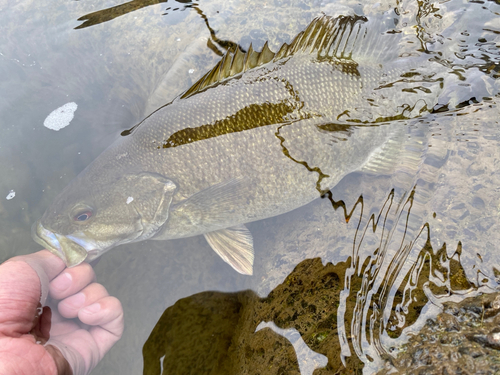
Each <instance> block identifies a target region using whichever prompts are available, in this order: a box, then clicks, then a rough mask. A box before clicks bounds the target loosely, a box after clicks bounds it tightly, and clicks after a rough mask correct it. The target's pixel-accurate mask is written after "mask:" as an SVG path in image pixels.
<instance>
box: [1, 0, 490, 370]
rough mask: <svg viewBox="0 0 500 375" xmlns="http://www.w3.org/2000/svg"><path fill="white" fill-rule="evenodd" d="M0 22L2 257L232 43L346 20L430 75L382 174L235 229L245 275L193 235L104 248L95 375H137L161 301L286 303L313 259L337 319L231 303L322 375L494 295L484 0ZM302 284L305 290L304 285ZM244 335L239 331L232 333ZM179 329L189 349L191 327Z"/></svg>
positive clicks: (148, 7) (231, 7) (183, 10)
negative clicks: (116, 335)
mask: <svg viewBox="0 0 500 375" xmlns="http://www.w3.org/2000/svg"><path fill="white" fill-rule="evenodd" d="M0 9H1V10H0V34H1V35H2V36H3V37H2V39H1V40H0V77H1V80H0V113H1V116H0V119H1V120H0V132H1V134H2V135H1V137H0V176H2V177H1V178H0V260H2V261H3V260H5V259H7V258H9V257H11V256H14V255H19V254H27V253H30V252H33V251H36V250H39V246H38V245H36V244H35V243H34V242H33V241H32V240H31V236H30V228H31V225H32V223H33V222H34V221H35V220H36V219H38V218H39V217H40V216H41V214H42V213H43V211H44V210H45V208H46V207H47V206H48V204H49V203H50V202H51V201H52V199H53V198H54V197H55V195H56V194H57V193H58V192H59V191H60V190H61V189H62V188H63V187H64V186H65V185H66V184H67V183H68V182H69V181H70V180H71V179H72V178H73V177H74V176H75V175H76V174H78V172H79V171H81V170H82V169H83V168H84V167H85V166H86V165H87V164H88V163H89V162H90V161H91V160H93V159H94V158H95V157H96V156H97V155H99V153H100V152H102V151H103V150H104V149H105V148H106V147H107V146H108V145H109V144H111V143H112V142H113V141H114V140H115V139H117V138H118V137H119V134H120V132H121V131H123V130H124V129H128V128H130V127H131V126H133V125H134V124H136V123H137V122H138V121H139V120H140V119H141V118H142V117H143V116H144V115H147V114H148V113H150V112H151V111H152V110H154V109H155V108H157V107H158V106H159V105H162V104H165V103H167V102H168V101H170V100H172V99H173V98H175V97H176V96H177V95H178V94H180V93H181V92H182V91H183V90H186V89H187V88H189V87H190V86H191V84H193V83H194V82H195V81H196V80H197V79H198V78H199V77H200V76H202V75H203V74H204V73H205V72H206V71H207V70H208V69H210V67H211V66H213V65H214V64H215V62H216V61H218V59H219V58H220V55H221V54H222V53H223V52H224V50H225V48H228V46H230V45H231V43H239V44H240V45H241V46H242V47H243V48H248V46H249V44H250V43H252V44H253V46H254V48H255V49H257V50H260V48H261V47H262V46H263V44H264V43H265V41H269V42H270V47H271V49H273V50H276V49H277V47H279V45H280V44H281V43H283V42H289V41H290V40H291V39H292V38H293V36H294V35H295V34H296V33H297V32H299V31H300V30H302V29H303V28H305V26H307V24H308V23H309V22H310V21H311V20H312V19H313V18H314V17H315V16H316V15H317V14H318V13H319V12H320V11H321V10H324V11H327V12H329V13H332V12H338V13H342V12H348V11H352V10H354V11H355V12H357V13H358V14H364V15H366V16H367V17H369V18H370V17H372V18H375V19H379V20H380V25H381V29H384V30H387V29H392V30H393V32H394V33H398V34H400V35H401V38H402V39H401V43H400V45H399V46H398V47H399V48H400V51H401V53H407V54H413V53H426V54H427V55H428V58H429V59H432V61H434V62H437V63H438V64H439V65H440V66H442V67H443V68H444V70H443V71H445V72H446V74H445V77H446V78H447V81H446V85H445V87H444V93H443V94H442V95H441V96H440V99H439V105H438V106H437V107H436V111H435V113H433V114H430V115H425V116H424V117H423V118H417V119H414V120H411V121H408V122H407V123H406V124H405V126H406V128H407V139H408V142H406V143H405V151H406V152H405V153H404V158H402V159H401V160H400V161H399V164H398V165H397V167H396V168H395V169H394V171H393V172H392V173H391V174H390V175H389V176H388V175H381V174H377V173H371V174H370V173H358V172H356V173H353V174H351V175H349V176H347V177H346V178H344V179H343V180H342V181H341V182H340V183H339V184H338V185H337V186H336V187H335V188H334V189H332V192H331V195H327V196H326V197H325V198H323V199H318V200H316V201H314V202H312V203H311V204H309V205H307V206H304V207H302V208H300V209H297V210H295V211H293V212H291V213H289V214H285V215H281V216H278V217H275V218H269V219H266V220H263V221H259V222H255V223H251V224H249V225H248V228H249V229H250V231H251V232H252V233H253V235H254V242H255V243H254V244H255V250H256V259H255V267H254V270H255V272H254V276H252V277H248V276H242V275H239V274H237V273H236V272H234V271H233V270H232V269H231V268H230V267H229V266H227V265H226V264H225V263H223V262H222V261H221V260H220V259H219V257H218V256H217V255H216V254H215V253H214V252H213V251H212V250H211V249H210V248H209V246H208V245H207V244H206V242H205V240H204V239H203V238H201V237H194V238H188V239H183V240H174V241H168V242H157V241H147V242H142V243H139V244H131V245H124V246H121V247H120V248H117V249H114V250H112V251H110V252H109V253H107V254H106V255H105V256H104V257H103V258H102V259H101V260H100V262H99V263H98V264H97V265H96V267H95V270H96V273H97V278H98V281H99V282H100V283H102V284H103V285H104V286H105V287H106V288H107V289H108V291H109V293H110V294H111V295H114V296H116V297H118V298H119V299H120V301H121V302H122V304H123V306H124V310H125V324H126V329H125V333H124V336H123V338H122V340H121V341H120V342H119V343H118V344H117V345H116V346H115V347H114V348H112V350H111V351H110V352H109V353H108V355H107V356H106V357H105V359H104V360H103V361H102V362H101V363H100V364H99V365H98V367H97V368H96V369H95V371H94V373H95V374H113V373H130V374H135V373H140V372H141V371H142V367H143V359H142V347H143V345H144V343H145V342H146V340H147V339H148V337H149V334H150V333H151V331H152V330H153V328H154V327H155V324H156V322H157V321H158V319H160V316H161V315H162V313H163V312H164V311H165V310H166V309H167V308H169V307H172V306H173V305H174V304H175V303H176V301H178V300H181V299H183V298H186V297H189V296H191V295H194V294H196V293H202V292H205V291H210V290H217V291H221V292H237V291H241V290H245V289H251V290H253V291H255V293H257V295H258V296H260V297H266V296H268V295H269V293H271V292H272V291H273V290H275V294H279V293H281V294H282V295H286V293H291V292H290V290H288V291H287V289H286V288H287V285H292V284H293V283H292V282H291V281H290V280H292V281H293V280H294V278H299V279H300V277H302V276H301V275H303V274H301V273H298V274H297V275H298V276H297V275H295V274H293V273H292V272H293V270H294V268H295V267H296V266H297V265H298V264H301V262H303V261H304V260H306V259H312V258H317V257H319V258H320V259H321V263H322V265H323V266H324V267H325V269H324V270H326V271H324V270H323V269H322V268H321V267H320V265H319V264H316V268H315V269H317V270H320V271H317V272H318V275H320V272H323V271H324V272H325V273H326V274H328V272H329V271H328V269H329V268H328V267H334V269H335V270H334V271H332V272H333V273H335V274H336V275H338V281H337V282H336V284H335V285H333V284H332V285H331V286H330V287H329V288H330V289H329V290H330V292H332V291H334V292H335V293H334V294H333V292H332V297H331V298H335V301H336V302H335V303H333V302H331V303H330V304H325V306H333V307H335V310H336V311H334V312H332V311H330V310H328V308H326V307H325V310H321V311H324V312H321V311H319V307H315V308H316V309H317V312H316V313H315V314H311V312H310V311H309V310H307V309H306V308H304V307H301V306H303V305H304V304H306V305H308V306H312V305H314V306H320V302H315V303H312V302H311V301H310V300H309V299H308V297H307V295H306V294H304V293H305V292H304V290H301V289H300V288H299V289H298V290H299V291H300V292H297V290H294V294H293V295H291V296H288V297H287V298H288V299H285V300H286V301H289V305H287V306H289V307H288V309H289V311H282V312H280V313H279V314H278V313H276V316H275V317H274V318H273V316H272V315H271V314H268V315H266V314H265V313H264V312H262V313H260V315H259V314H257V313H256V312H255V311H256V310H255V311H254V310H252V309H256V307H248V306H259V305H258V304H259V303H268V302H252V303H247V304H244V303H242V306H247V307H245V308H244V309H242V311H247V315H242V316H246V317H247V318H248V317H249V316H253V318H254V319H257V320H258V318H259V319H262V321H266V322H267V321H270V320H273V319H274V322H273V323H274V324H276V325H277V326H278V328H279V329H282V330H285V329H296V330H297V331H298V332H299V333H300V334H301V335H303V337H302V339H303V340H304V342H305V343H306V344H307V345H309V347H310V348H311V349H312V350H315V351H316V352H317V353H320V354H322V355H326V356H327V357H328V361H329V362H328V363H329V364H328V366H329V367H327V369H328V368H329V369H333V368H340V367H341V366H342V363H345V364H347V365H348V366H353V368H354V367H355V368H358V369H361V368H364V370H363V371H364V372H365V373H373V372H374V371H376V370H378V369H379V368H380V366H382V358H383V356H384V355H385V354H387V353H392V354H393V355H395V354H396V353H397V352H398V350H399V349H398V348H399V347H400V345H401V344H402V343H404V342H406V341H407V340H408V338H409V337H411V334H412V333H414V332H418V329H419V327H421V326H422V325H423V323H424V322H425V320H426V319H427V318H428V317H432V316H435V314H436V313H437V312H438V311H439V310H440V306H441V305H442V303H443V302H444V301H448V300H460V299H463V298H464V297H465V296H473V295H477V294H478V293H480V292H492V291H494V290H496V289H497V282H498V280H497V277H498V272H499V271H498V270H500V255H499V254H500V252H498V251H497V244H498V243H499V240H500V238H499V231H498V230H497V228H498V224H499V209H500V194H499V192H498V189H499V188H498V186H500V174H499V173H498V170H499V168H498V167H499V163H500V162H499V160H500V151H499V150H500V147H499V140H500V131H499V130H498V121H499V120H498V118H499V116H498V115H499V109H498V104H497V103H498V101H499V100H500V99H499V96H498V93H499V81H498V78H499V75H500V68H499V66H500V65H499V62H500V36H499V35H500V22H499V20H500V17H499V16H500V5H498V4H497V3H496V2H492V1H490V2H483V1H471V2H464V1H454V0H452V1H447V2H439V1H428V2H420V3H417V2H412V1H404V2H390V1H383V2H373V3H366V4H358V3H355V2H352V3H350V2H348V1H345V2H318V1H274V2H266V1H261V2H259V1H255V2H240V1H232V2H227V1H226V2H217V1H216V0H214V1H211V2H209V3H200V4H198V3H186V2H175V1H169V2H146V1H144V2H139V1H133V2H130V3H126V4H123V5H117V4H116V3H113V2H105V1H103V2H97V1H96V2H77V1H74V2H69V3H64V4H59V5H55V4H54V3H52V2H44V1H41V2H40V1H38V2H32V1H24V2H21V3H17V4H15V5H12V4H9V3H8V2H6V1H0ZM349 9H351V10H349ZM80 18H81V20H79V19H80ZM424 68H425V67H424ZM430 73H432V72H430ZM430 79H432V76H430ZM423 86H424V85H423ZM66 103H76V104H77V106H78V107H77V109H76V111H75V113H74V118H73V119H72V120H71V122H70V124H69V125H68V126H67V127H65V128H63V129H61V130H59V131H57V132H56V131H54V130H51V129H48V128H46V127H44V125H43V124H44V120H45V119H46V118H47V116H49V114H50V113H51V112H52V111H54V110H56V109H57V108H60V107H61V106H63V105H65V104H66ZM12 192H14V193H15V195H13V194H12ZM7 197H10V199H7ZM329 263H332V265H329ZM304 267H305V266H304ZM299 269H300V270H302V268H300V267H299ZM327 271H328V272H327ZM301 272H302V271H301ZM291 274H292V275H294V276H293V277H292V276H289V275H291ZM287 276H289V278H288V279H287ZM303 277H305V276H303ZM310 278H311V280H312V281H311V283H313V282H315V283H316V284H315V285H318V284H319V285H321V280H322V279H321V278H319V276H318V280H316V279H315V274H313V275H310ZM285 280H288V281H285ZM315 280H316V281H315ZM284 281H285V283H284ZM328 285H330V284H328ZM278 290H279V293H278ZM255 298H257V297H256V296H255ZM318 298H319V300H321V294H319V297H318ZM269 303H271V302H269ZM321 306H323V305H321ZM337 306H339V307H338V309H337ZM333 307H331V308H333ZM245 309H246V310H245ZM248 311H250V312H248ZM252 311H254V312H252ZM308 311H309V312H308ZM249 314H250V315H249ZM252 314H253V315H252ZM287 314H288V315H287ZM287 317H288V318H287ZM294 317H295V318H294ZM329 317H330V318H329ZM331 317H333V318H334V320H335V321H332V319H333V318H331ZM308 319H309V320H308ZM328 319H330V320H328ZM311 322H312V323H314V324H316V325H317V326H318V325H321V324H323V325H321V327H323V326H325V327H326V326H328V324H329V326H328V328H324V330H323V331H318V330H314V329H310V328H307V327H308V324H310V323H311ZM320 322H321V324H320ZM325 322H326V323H325ZM184 323H186V322H184ZM188 323H189V322H188ZM252 323H253V322H252ZM259 323H260V321H256V322H255V325H254V326H252V324H250V323H247V326H245V327H246V328H247V331H248V332H247V335H248V337H252V336H251V334H253V332H254V331H255V329H256V328H257V325H258V324H259ZM242 324H243V323H242ZM187 327H188V328H186V330H187V331H186V335H187V336H188V335H190V334H192V333H193V332H196V331H195V330H193V331H192V332H191V331H189V325H188V326H187ZM241 332H244V330H243V329H242V331H241ZM245 332H246V331H245ZM266 332H268V330H267V329H264V330H261V331H259V335H261V336H257V334H255V335H256V336H255V337H257V338H260V339H261V340H262V341H261V342H262V343H267V344H269V343H270V344H269V345H271V346H265V345H264V344H261V347H263V348H264V349H265V352H266V353H267V352H271V353H274V355H275V356H278V357H279V356H280V355H282V353H283V352H282V351H280V350H278V349H276V347H275V346H272V342H273V341H272V340H277V342H280V343H281V344H280V345H282V347H283V348H287V345H291V344H290V343H289V342H288V341H287V339H286V338H283V339H282V341H279V340H281V339H277V338H276V336H269V335H270V334H269V333H266ZM294 332H295V331H294ZM233 333H234V332H233ZM330 333H331V334H330ZM294 334H295V335H296V333H294ZM264 335H267V336H265V337H264ZM240 337H241V335H240ZM245 337H246V336H245ZM194 338H195V339H196V335H195V336H194ZM318 338H325V339H324V340H323V339H321V340H320V339H318ZM267 344H266V345H267ZM258 345H259V341H258V340H257V342H256V343H255V345H254V346H252V348H257V347H258ZM280 347H281V346H280ZM290 347H291V346H288V348H290ZM272 348H274V349H272ZM256 351H257V349H256ZM292 353H293V351H292ZM249 357H251V358H254V357H253V356H251V355H249ZM250 364H251V363H249V364H248V365H249V366H250ZM339 366H340V367H339ZM299 367H300V366H299ZM256 368H257V367H256ZM269 371H270V370H269ZM325 371H326V370H325ZM360 371H361V370H360ZM270 373H271V372H270Z"/></svg>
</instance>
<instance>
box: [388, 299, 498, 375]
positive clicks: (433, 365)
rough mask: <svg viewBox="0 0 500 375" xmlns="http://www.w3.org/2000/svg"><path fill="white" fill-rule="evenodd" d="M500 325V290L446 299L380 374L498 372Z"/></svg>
mask: <svg viewBox="0 0 500 375" xmlns="http://www.w3.org/2000/svg"><path fill="white" fill-rule="evenodd" d="M499 327H500V293H495V294H487V295H480V296H478V297H473V298H467V299H465V300H463V301H462V302H460V303H454V302H448V303H445V304H444V309H443V312H442V313H441V314H439V315H438V316H437V317H436V318H435V319H428V320H427V322H426V324H425V326H424V327H423V328H422V330H421V331H420V332H419V333H418V334H417V335H415V336H414V337H413V338H411V339H410V342H409V343H408V344H406V345H405V346H404V347H403V348H401V350H402V351H401V352H400V353H399V354H398V355H397V357H396V358H395V359H394V358H392V357H387V368H386V369H384V370H382V371H380V372H379V373H378V375H382V374H387V373H391V374H408V375H410V374H426V375H427V374H428V375H434V374H435V375H438V374H439V375H442V374H498V373H500V340H499V333H498V329H499Z"/></svg>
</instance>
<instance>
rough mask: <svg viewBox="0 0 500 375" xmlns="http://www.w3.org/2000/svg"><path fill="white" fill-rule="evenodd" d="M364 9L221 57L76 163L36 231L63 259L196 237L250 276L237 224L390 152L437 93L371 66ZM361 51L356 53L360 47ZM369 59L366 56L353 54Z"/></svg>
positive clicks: (249, 246) (243, 233)
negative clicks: (277, 44)
mask: <svg viewBox="0 0 500 375" xmlns="http://www.w3.org/2000/svg"><path fill="white" fill-rule="evenodd" d="M366 22H367V20H366V19H365V18H364V17H359V16H353V17H339V18H331V17H328V16H322V17H319V18H317V19H315V20H313V21H312V22H311V24H310V25H309V26H308V28H307V29H306V30H305V31H304V32H302V33H300V34H299V35H297V37H296V38H295V39H294V40H293V41H292V42H291V43H290V44H289V45H288V44H284V45H283V46H282V47H281V48H280V49H279V51H278V52H276V53H273V52H271V51H270V50H269V48H268V47H267V44H266V45H265V46H264V48H263V50H262V51H261V52H259V53H257V52H255V51H253V49H252V47H251V46H250V48H249V51H247V52H246V53H243V52H241V51H240V50H236V51H235V52H228V53H227V54H226V55H225V56H224V57H223V59H222V60H221V61H220V62H219V63H218V64H217V66H216V67H215V68H214V69H212V70H211V71H210V72H208V73H207V74H206V75H205V76H204V77H202V78H201V79H200V80H199V81H198V82H197V83H196V84H195V85H193V87H191V88H190V89H189V90H188V91H187V92H186V93H184V94H183V95H181V96H179V97H178V98H177V99H175V100H174V101H172V102H171V103H169V104H167V105H165V106H163V107H161V108H159V109H158V110H157V111H155V112H153V113H152V114H151V115H149V116H148V117H147V118H145V119H144V120H143V121H142V122H141V123H140V124H139V125H137V126H135V127H134V128H132V129H130V130H129V131H124V132H123V133H122V135H123V137H122V138H121V139H119V140H118V141H117V142H115V143H114V144H113V145H111V146H110V147H109V148H108V149H107V150H106V151H104V152H103V153H102V154H101V155H100V156H99V157H98V158H97V159H96V160H95V161H94V162H92V163H91V164H90V165H89V166H88V167H87V168H86V169H85V170H84V171H82V172H81V173H80V174H79V175H78V176H77V177H76V178H75V179H74V180H73V181H72V182H71V183H70V184H69V185H68V186H67V187H66V188H65V189H64V190H63V191H62V192H61V193H60V194H59V195H58V196H57V198H56V199H55V201H54V203H53V204H52V206H50V207H49V208H48V209H47V211H46V212H45V213H44V215H43V216H42V218H41V219H40V220H39V221H38V222H36V223H35V224H34V225H33V229H32V234H33V238H34V239H35V241H37V242H38V243H39V244H41V245H42V246H44V247H46V248H47V249H49V250H50V251H52V252H53V253H55V254H57V255H58V256H60V257H61V258H62V259H63V260H64V261H65V262H66V265H67V266H68V267H71V266H75V265H77V264H79V263H81V262H83V261H84V260H87V261H91V260H93V259H95V258H97V257H99V256H100V255H102V254H103V253H105V252H106V251H108V250H109V249H111V248H112V247H115V246H117V245H120V244H123V243H128V242H137V241H142V240H146V239H155V240H168V239H174V238H183V237H190V236H195V235H200V234H203V235H204V236H205V238H206V239H207V241H208V243H209V244H210V246H211V247H212V248H213V249H214V250H215V251H216V252H217V254H219V255H220V256H221V257H222V259H223V260H224V261H225V262H227V263H228V264H230V265H231V266H232V267H233V268H234V269H235V270H236V271H238V272H240V273H242V274H252V270H253V258H254V255H253V254H254V250H253V240H252V235H251V234H250V232H249V231H248V229H247V228H246V227H245V226H244V224H245V223H248V222H252V221H256V220H260V219H263V218H267V217H272V216H276V215H279V214H282V213H285V212H288V211H291V210H293V209H295V208H298V207H300V206H303V205H305V204H307V203H309V202H311V201H312V200H314V199H315V198H317V197H319V196H321V195H322V194H324V193H325V192H327V191H328V190H329V189H331V188H332V187H333V186H335V185H336V184H337V183H338V182H339V181H340V180H341V179H342V178H343V177H344V176H345V175H347V174H348V173H351V172H352V171H356V170H360V169H363V168H366V166H367V165H369V164H370V163H372V162H373V161H374V160H377V161H380V160H386V161H388V163H387V164H390V161H391V160H390V159H394V158H395V157H397V156H396V155H397V152H395V150H396V149H397V148H398V144H399V139H400V137H401V129H402V126H401V125H402V124H401V123H398V122H397V121H394V120H404V119H407V118H410V117H415V116H418V115H420V114H422V113H425V112H426V111H428V110H429V108H432V107H433V105H434V104H435V102H436V97H437V93H438V90H427V91H425V90H424V91H422V90H421V91H418V90H412V89H409V90H401V85H402V84H404V85H405V86H404V87H406V88H407V87H411V86H412V85H414V86H419V85H420V86H421V85H422V82H421V80H420V78H421V77H419V75H418V74H412V75H411V77H412V79H408V78H405V79H402V78H401V77H403V74H404V70H401V69H400V68H398V67H399V65H400V63H398V62H388V63H387V64H381V63H380V61H378V60H377V59H376V58H373V54H372V56H371V57H370V53H368V52H367V51H372V52H373V51H374V50H375V49H376V48H377V46H373V45H371V46H370V45H368V44H369V43H368V41H367V40H368V39H366V40H365V39H363V37H364V35H365V34H364V33H363V32H364V31H366V30H365V29H364V24H365V23H366ZM360 51H361V52H360ZM364 55H366V56H368V57H369V58H364V57H363V56H364Z"/></svg>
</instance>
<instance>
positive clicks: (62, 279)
mask: <svg viewBox="0 0 500 375" xmlns="http://www.w3.org/2000/svg"><path fill="white" fill-rule="evenodd" d="M54 281H55V282H53V283H52V288H54V289H56V290H57V291H59V292H64V291H65V290H66V289H68V288H69V287H70V285H71V283H72V281H73V277H72V276H71V275H70V274H69V273H67V272H65V273H63V274H62V275H61V276H59V277H58V278H57V279H56V280H54Z"/></svg>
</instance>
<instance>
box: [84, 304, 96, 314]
mask: <svg viewBox="0 0 500 375" xmlns="http://www.w3.org/2000/svg"><path fill="white" fill-rule="evenodd" d="M99 310H101V304H100V303H94V304H92V305H90V306H87V307H86V308H84V309H82V312H84V313H86V314H95V313H96V312H98V311H99Z"/></svg>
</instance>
